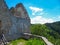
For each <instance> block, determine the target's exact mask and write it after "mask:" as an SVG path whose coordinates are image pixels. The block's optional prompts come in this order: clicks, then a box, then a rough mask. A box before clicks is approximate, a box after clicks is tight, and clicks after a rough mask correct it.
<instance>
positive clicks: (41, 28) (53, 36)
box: [30, 21, 60, 45]
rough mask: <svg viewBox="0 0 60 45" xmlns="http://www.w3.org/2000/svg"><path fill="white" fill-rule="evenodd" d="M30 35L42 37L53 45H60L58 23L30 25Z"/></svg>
mask: <svg viewBox="0 0 60 45" xmlns="http://www.w3.org/2000/svg"><path fill="white" fill-rule="evenodd" d="M30 30H31V33H32V34H36V35H40V36H44V37H46V38H47V39H48V40H49V41H51V42H52V43H53V44H54V45H60V21H59V22H54V23H46V24H31V27H30Z"/></svg>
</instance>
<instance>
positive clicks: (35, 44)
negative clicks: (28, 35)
mask: <svg viewBox="0 0 60 45" xmlns="http://www.w3.org/2000/svg"><path fill="white" fill-rule="evenodd" d="M9 45H46V44H45V42H44V41H43V40H42V39H37V38H34V39H29V40H24V39H18V40H14V41H11V42H10V44H9Z"/></svg>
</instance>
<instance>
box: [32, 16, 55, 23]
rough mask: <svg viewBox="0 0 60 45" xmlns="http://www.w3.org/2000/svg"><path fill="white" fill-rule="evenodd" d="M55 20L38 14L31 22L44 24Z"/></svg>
mask: <svg viewBox="0 0 60 45" xmlns="http://www.w3.org/2000/svg"><path fill="white" fill-rule="evenodd" d="M52 22H54V20H53V19H47V18H44V17H42V16H36V17H34V18H31V23H32V24H38V23H39V24H44V23H52Z"/></svg>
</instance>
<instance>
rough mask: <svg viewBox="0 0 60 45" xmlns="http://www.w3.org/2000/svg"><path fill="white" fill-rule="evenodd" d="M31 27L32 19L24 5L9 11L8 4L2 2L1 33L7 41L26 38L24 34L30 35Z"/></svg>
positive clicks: (0, 10)
mask: <svg viewBox="0 0 60 45" xmlns="http://www.w3.org/2000/svg"><path fill="white" fill-rule="evenodd" d="M29 27H30V18H29V16H28V13H27V11H26V9H25V8H24V6H23V4H22V3H19V4H17V5H16V7H12V8H11V9H8V7H7V5H6V2H5V1H4V0H0V33H1V32H3V34H4V36H5V38H6V39H7V40H13V39H17V38H19V37H24V36H23V33H30V30H29Z"/></svg>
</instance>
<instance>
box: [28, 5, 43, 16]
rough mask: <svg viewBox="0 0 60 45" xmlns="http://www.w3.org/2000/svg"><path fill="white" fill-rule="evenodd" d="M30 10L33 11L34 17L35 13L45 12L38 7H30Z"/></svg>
mask: <svg viewBox="0 0 60 45" xmlns="http://www.w3.org/2000/svg"><path fill="white" fill-rule="evenodd" d="M29 8H30V9H31V10H32V15H35V13H37V12H42V11H43V9H42V8H37V7H33V6H30V7H29Z"/></svg>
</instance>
